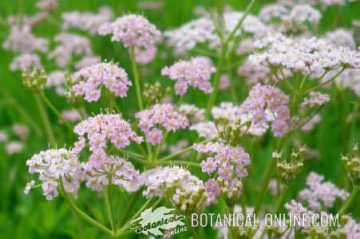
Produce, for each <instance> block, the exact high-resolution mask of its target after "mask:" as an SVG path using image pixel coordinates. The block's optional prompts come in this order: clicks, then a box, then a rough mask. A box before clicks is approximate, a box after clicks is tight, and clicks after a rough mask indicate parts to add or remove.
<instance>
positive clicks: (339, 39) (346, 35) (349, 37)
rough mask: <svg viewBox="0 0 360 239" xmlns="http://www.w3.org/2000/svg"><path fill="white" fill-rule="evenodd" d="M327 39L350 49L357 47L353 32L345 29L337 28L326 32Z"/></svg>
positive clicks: (338, 45)
mask: <svg viewBox="0 0 360 239" xmlns="http://www.w3.org/2000/svg"><path fill="white" fill-rule="evenodd" d="M324 39H325V41H328V42H330V43H332V44H334V45H335V46H337V47H340V46H342V47H348V48H350V49H356V43H355V39H354V37H353V34H352V33H351V32H350V31H348V30H345V29H337V30H335V31H332V32H328V33H326V35H325V37H324Z"/></svg>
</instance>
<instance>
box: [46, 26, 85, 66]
mask: <svg viewBox="0 0 360 239" xmlns="http://www.w3.org/2000/svg"><path fill="white" fill-rule="evenodd" d="M55 41H56V42H57V43H58V44H59V45H58V46H57V47H56V48H55V49H54V50H53V51H52V52H50V53H49V55H48V57H49V59H55V61H56V64H58V66H60V67H62V68H64V67H66V66H67V65H68V64H69V63H70V62H71V60H72V59H73V56H82V55H91V54H92V49H91V44H90V41H89V39H88V38H86V37H83V36H80V35H77V34H72V33H65V32H62V33H59V34H57V35H56V36H55Z"/></svg>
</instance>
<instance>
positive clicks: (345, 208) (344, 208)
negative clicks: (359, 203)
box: [338, 186, 360, 215]
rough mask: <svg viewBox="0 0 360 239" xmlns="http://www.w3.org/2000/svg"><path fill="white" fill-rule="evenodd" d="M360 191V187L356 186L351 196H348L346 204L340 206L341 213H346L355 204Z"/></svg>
mask: <svg viewBox="0 0 360 239" xmlns="http://www.w3.org/2000/svg"><path fill="white" fill-rule="evenodd" d="M359 192H360V187H359V186H354V187H353V189H352V192H351V195H350V197H349V198H348V200H346V202H345V203H344V205H343V206H342V207H341V208H340V210H339V212H338V213H339V214H340V215H341V214H345V213H346V212H347V211H348V210H349V209H350V207H351V206H352V205H353V203H354V201H355V199H356V197H357V195H358V194H359Z"/></svg>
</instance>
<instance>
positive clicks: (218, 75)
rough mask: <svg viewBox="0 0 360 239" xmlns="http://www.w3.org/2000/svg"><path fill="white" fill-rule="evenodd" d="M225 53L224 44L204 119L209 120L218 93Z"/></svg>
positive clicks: (225, 44)
mask: <svg viewBox="0 0 360 239" xmlns="http://www.w3.org/2000/svg"><path fill="white" fill-rule="evenodd" d="M226 52H227V43H224V45H223V46H222V47H221V50H220V56H219V62H218V65H217V68H216V74H215V80H214V85H213V91H212V92H211V95H210V97H209V100H208V105H207V108H206V119H209V118H210V113H211V108H212V107H213V106H214V104H215V101H216V96H217V93H218V91H219V85H220V78H221V74H222V71H223V65H224V62H225V57H226Z"/></svg>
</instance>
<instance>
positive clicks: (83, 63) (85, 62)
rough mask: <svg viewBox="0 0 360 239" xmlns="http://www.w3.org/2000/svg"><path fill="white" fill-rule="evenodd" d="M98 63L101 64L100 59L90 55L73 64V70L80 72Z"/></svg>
mask: <svg viewBox="0 0 360 239" xmlns="http://www.w3.org/2000/svg"><path fill="white" fill-rule="evenodd" d="M100 62H101V58H100V57H98V56H92V55H89V56H84V57H83V58H81V59H80V60H79V61H78V62H76V63H75V68H76V69H77V70H80V69H81V68H85V67H87V66H92V65H95V64H97V63H100Z"/></svg>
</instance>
